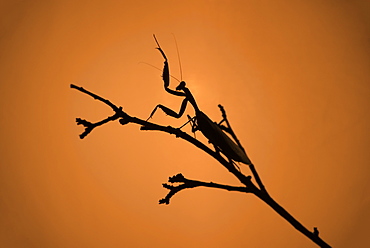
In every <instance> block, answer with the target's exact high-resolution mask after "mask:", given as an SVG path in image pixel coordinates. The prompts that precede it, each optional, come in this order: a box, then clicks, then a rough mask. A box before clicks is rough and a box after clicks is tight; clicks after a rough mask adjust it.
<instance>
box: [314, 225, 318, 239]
mask: <svg viewBox="0 0 370 248" xmlns="http://www.w3.org/2000/svg"><path fill="white" fill-rule="evenodd" d="M313 235H315V236H316V237H319V229H318V228H317V227H314V228H313Z"/></svg>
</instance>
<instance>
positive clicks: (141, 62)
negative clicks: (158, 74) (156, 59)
mask: <svg viewBox="0 0 370 248" xmlns="http://www.w3.org/2000/svg"><path fill="white" fill-rule="evenodd" d="M139 64H146V65H149V66H151V67H153V68H155V69H157V70H158V71H162V70H161V68H158V67H156V66H154V65H152V64H149V63H147V62H143V61H140V62H139ZM170 77H172V78H173V79H175V80H176V81H177V82H179V83H180V80H178V79H177V78H176V77H174V76H172V75H170Z"/></svg>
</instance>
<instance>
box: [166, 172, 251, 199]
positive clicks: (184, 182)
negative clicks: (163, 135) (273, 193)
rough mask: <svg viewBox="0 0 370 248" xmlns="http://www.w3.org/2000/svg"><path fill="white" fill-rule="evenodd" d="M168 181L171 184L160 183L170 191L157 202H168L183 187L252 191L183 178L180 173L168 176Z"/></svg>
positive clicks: (245, 188)
mask: <svg viewBox="0 0 370 248" xmlns="http://www.w3.org/2000/svg"><path fill="white" fill-rule="evenodd" d="M168 182H170V183H171V184H167V183H164V184H162V185H163V187H164V188H166V189H169V190H170V192H169V193H168V194H167V195H166V197H165V198H163V199H161V200H159V204H163V203H165V204H169V203H170V199H171V197H172V196H173V195H175V194H176V193H178V192H180V191H181V190H184V189H191V188H195V187H208V188H217V189H224V190H228V191H238V192H243V193H252V191H251V190H250V189H249V188H247V187H236V186H230V185H225V184H219V183H214V182H202V181H197V180H190V179H187V178H185V177H184V176H183V175H182V174H181V173H179V174H177V175H175V176H173V177H170V178H169V179H168ZM173 183H181V184H179V185H176V186H174V185H173Z"/></svg>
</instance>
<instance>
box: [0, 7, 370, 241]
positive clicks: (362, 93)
mask: <svg viewBox="0 0 370 248" xmlns="http://www.w3.org/2000/svg"><path fill="white" fill-rule="evenodd" d="M77 2H78V3H76V1H52V2H47V1H2V3H0V12H1V13H0V48H1V55H0V62H1V66H0V78H1V83H0V85H1V94H2V97H1V99H0V102H1V104H0V106H1V112H0V113H1V119H0V121H1V129H0V132H1V139H2V142H1V165H0V219H1V221H0V246H1V247H179V248H180V247H316V245H315V244H313V243H312V242H311V241H310V240H309V239H307V238H306V237H305V236H303V235H302V234H300V233H299V232H297V231H296V230H295V229H294V228H293V227H292V226H291V225H290V224H288V223H287V222H286V221H285V220H284V219H282V218H281V217H280V216H278V215H277V214H276V213H275V212H274V211H272V209H270V208H269V207H268V206H267V205H265V204H264V203H263V202H261V201H259V200H258V199H257V198H256V197H254V196H252V195H245V194H240V193H232V192H227V191H222V190H216V189H205V188H197V189H190V190H187V191H183V192H181V193H179V194H178V195H176V196H174V198H173V199H172V202H171V204H170V205H168V206H165V205H158V203H157V201H158V200H159V199H160V198H162V197H164V196H165V195H166V194H167V190H165V189H163V188H162V186H161V183H163V182H165V181H166V180H167V177H168V176H172V175H175V174H177V173H179V172H182V173H183V174H184V175H185V176H187V177H188V178H192V179H198V180H203V181H214V182H219V183H228V184H232V185H239V183H238V181H237V180H236V179H234V178H233V177H232V176H231V175H229V174H228V173H227V171H226V170H225V169H224V168H222V167H221V166H220V165H219V164H217V162H215V161H214V160H213V159H212V158H211V157H209V156H208V155H206V154H205V153H203V152H201V151H199V150H198V149H196V148H195V147H193V146H192V145H190V144H188V143H186V142H185V141H183V140H179V139H176V138H175V137H174V136H170V135H168V134H165V133H160V132H143V131H140V130H139V126H137V125H133V124H130V125H127V126H121V125H119V124H118V122H115V123H109V124H106V125H104V126H102V127H99V128H98V129H96V130H94V131H93V132H92V133H91V134H90V135H88V136H87V137H86V138H85V139H84V140H80V139H79V137H78V134H80V133H81V132H82V130H83V128H82V127H81V126H77V125H76V124H75V118H76V117H81V118H86V119H88V120H90V121H98V120H101V119H103V118H105V117H107V116H108V115H111V114H112V111H111V110H110V108H108V107H107V106H106V105H104V104H102V103H100V102H97V101H94V100H93V99H92V98H90V97H88V96H86V95H84V94H81V93H79V92H77V91H76V90H72V89H70V88H69V85H70V83H74V84H77V85H79V86H83V87H85V88H87V89H89V90H91V91H93V92H95V93H97V94H99V95H101V96H103V97H106V98H108V99H110V100H111V101H112V102H113V103H115V104H117V105H119V106H123V107H124V109H125V111H127V112H128V113H129V114H131V115H133V116H137V117H140V118H146V117H148V115H149V113H150V112H151V111H152V109H153V108H154V106H155V105H156V104H158V103H162V104H165V105H167V106H169V107H171V108H173V109H178V108H179V106H180V101H181V99H179V98H176V97H174V96H172V95H169V94H167V93H166V92H165V91H164V90H163V83H162V81H161V77H160V75H161V72H160V71H157V70H155V69H153V68H151V67H149V66H147V65H145V64H143V63H139V62H147V63H150V64H153V65H155V66H157V67H160V68H162V66H163V59H162V57H161V55H160V54H159V52H158V51H156V50H155V49H154V48H155V43H154V40H153V38H152V34H153V33H155V34H156V35H157V37H158V40H159V42H160V43H161V46H162V48H163V49H164V51H165V52H166V54H167V56H168V58H169V61H170V69H171V73H172V74H173V75H174V76H176V77H180V73H179V67H178V61H177V54H176V46H175V42H174V40H173V36H172V35H171V33H174V34H175V35H176V38H177V41H178V44H179V49H180V54H181V63H182V69H183V79H184V80H186V81H187V85H188V87H189V88H190V89H191V90H192V92H193V94H194V95H195V97H196V99H197V101H198V104H199V106H200V108H201V109H202V110H203V111H204V112H206V113H207V114H208V115H209V116H210V117H211V118H212V119H214V120H217V121H218V120H220V113H219V110H218V108H217V104H219V103H222V104H223V105H224V106H225V108H226V111H227V113H228V116H229V119H230V121H231V124H232V126H233V128H234V130H235V131H236V133H237V135H238V137H239V138H240V140H241V141H242V143H243V144H244V147H245V148H246V149H247V151H248V155H249V156H250V157H251V159H252V161H253V162H254V164H255V165H256V167H257V170H258V171H259V173H260V176H261V177H262V180H263V181H264V183H265V185H266V187H267V189H268V190H269V192H270V194H271V195H272V196H273V197H274V199H275V200H276V201H277V202H279V203H280V204H281V205H282V206H283V207H285V208H286V209H287V210H288V211H289V212H290V213H291V214H292V215H293V216H295V217H296V218H297V219H298V220H299V221H301V223H302V224H303V225H305V226H306V227H307V228H309V229H311V230H312V229H313V227H314V226H317V227H319V231H320V235H321V237H322V238H323V239H324V240H325V241H326V242H328V243H329V244H330V245H332V246H334V247H365V246H366V245H369V244H370V238H369V235H368V234H369V224H370V218H369V216H370V214H369V209H370V206H369V204H370V198H369V183H368V180H369V178H368V177H369V160H370V156H369V145H370V144H369V126H370V123H369V122H370V121H369V111H368V108H369V101H370V100H369V99H370V97H369V93H370V92H369V89H370V86H369V82H370V81H369V79H370V70H369V68H370V53H369V49H370V46H369V38H370V32H369V27H370V19H369V10H370V5H369V4H368V3H366V2H365V1H325V2H323V1H300V2H301V3H298V2H299V1H284V3H278V2H279V1H200V0H197V1H181V2H180V1H121V3H118V2H119V1H77ZM176 85H177V82H176V81H174V80H173V81H172V82H171V86H172V87H175V86H176ZM187 113H188V114H193V110H192V108H191V107H189V108H188V110H187ZM185 120H186V117H184V118H182V119H180V120H173V119H172V118H170V117H168V116H165V115H164V114H163V113H160V111H158V113H156V115H155V116H154V119H153V121H154V122H157V123H160V124H163V125H168V124H171V125H174V126H180V125H181V124H183V123H184V122H185ZM185 130H189V128H185ZM200 136H201V134H198V135H197V137H200ZM240 166H241V168H242V170H243V171H244V172H246V173H249V172H248V168H247V167H246V166H245V165H240Z"/></svg>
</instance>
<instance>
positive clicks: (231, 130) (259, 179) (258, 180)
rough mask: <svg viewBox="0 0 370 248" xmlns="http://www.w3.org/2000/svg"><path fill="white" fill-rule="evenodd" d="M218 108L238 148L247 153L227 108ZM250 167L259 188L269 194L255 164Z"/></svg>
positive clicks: (220, 106)
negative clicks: (227, 114) (231, 123)
mask: <svg viewBox="0 0 370 248" xmlns="http://www.w3.org/2000/svg"><path fill="white" fill-rule="evenodd" d="M218 107H219V108H220V110H221V113H222V118H223V120H224V121H225V122H226V125H227V127H226V130H227V132H229V133H230V134H231V136H232V137H233V139H234V140H235V142H236V143H237V144H238V146H239V147H240V148H241V149H242V150H243V151H244V152H245V149H244V147H243V146H242V144H241V143H240V141H239V139H238V138H237V137H236V134H235V133H234V131H233V129H232V128H231V125H230V122H229V120H228V119H227V116H226V111H225V108H224V107H223V106H222V105H221V104H219V105H218ZM245 154H247V153H246V152H245ZM248 166H249V168H250V170H251V172H252V174H253V176H254V178H255V180H256V182H257V184H258V186H259V187H260V189H261V190H262V191H263V192H264V193H265V194H268V192H267V190H266V188H265V186H264V185H263V183H262V180H261V178H260V176H259V175H258V173H257V170H256V168H255V167H254V165H253V163H250V164H248Z"/></svg>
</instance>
